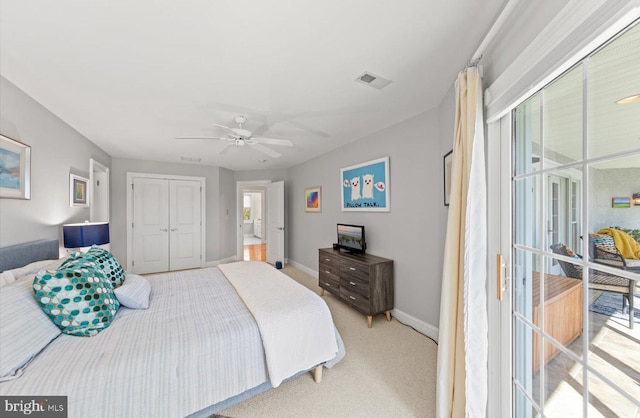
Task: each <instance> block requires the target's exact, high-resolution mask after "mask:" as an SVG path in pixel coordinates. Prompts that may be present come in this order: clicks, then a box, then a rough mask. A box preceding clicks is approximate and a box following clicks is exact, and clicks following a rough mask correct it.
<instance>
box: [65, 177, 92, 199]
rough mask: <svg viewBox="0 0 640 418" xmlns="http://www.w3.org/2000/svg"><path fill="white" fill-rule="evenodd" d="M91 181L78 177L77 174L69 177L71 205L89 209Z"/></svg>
mask: <svg viewBox="0 0 640 418" xmlns="http://www.w3.org/2000/svg"><path fill="white" fill-rule="evenodd" d="M88 185H89V179H86V178H84V177H80V176H76V175H75V174H70V175H69V205H70V206H80V207H88V206H89V200H88V199H87V193H88V191H89V190H88Z"/></svg>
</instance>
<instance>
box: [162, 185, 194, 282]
mask: <svg viewBox="0 0 640 418" xmlns="http://www.w3.org/2000/svg"><path fill="white" fill-rule="evenodd" d="M169 197H170V198H169V202H170V204H169V219H170V220H169V225H170V234H171V235H170V240H169V242H170V251H169V253H170V262H169V264H170V266H171V270H182V269H188V268H196V267H200V266H201V249H200V247H201V239H202V236H201V218H202V213H201V199H202V196H201V189H200V182H198V181H191V180H171V181H170V182H169Z"/></svg>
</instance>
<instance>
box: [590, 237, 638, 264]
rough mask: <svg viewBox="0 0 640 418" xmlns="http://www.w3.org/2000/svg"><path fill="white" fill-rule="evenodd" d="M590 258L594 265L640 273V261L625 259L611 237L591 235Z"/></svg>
mask: <svg viewBox="0 0 640 418" xmlns="http://www.w3.org/2000/svg"><path fill="white" fill-rule="evenodd" d="M608 241H610V243H608ZM589 258H590V259H591V260H592V261H593V262H594V263H600V264H605V265H607V266H611V267H617V268H621V269H623V270H629V271H633V272H636V273H640V260H634V259H630V258H624V257H623V256H622V254H620V251H618V249H617V248H616V247H615V244H614V241H613V237H612V236H610V235H604V234H589Z"/></svg>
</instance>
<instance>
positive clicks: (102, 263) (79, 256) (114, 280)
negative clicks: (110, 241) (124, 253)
mask: <svg viewBox="0 0 640 418" xmlns="http://www.w3.org/2000/svg"><path fill="white" fill-rule="evenodd" d="M79 260H89V261H91V262H93V263H95V264H96V268H98V269H100V270H102V272H103V273H104V275H105V277H106V278H107V279H109V281H110V282H111V284H112V285H113V287H114V288H116V287H118V286H120V285H121V284H122V283H123V282H124V269H123V268H122V266H121V265H120V263H118V260H116V258H115V257H114V256H113V255H112V254H111V253H110V252H109V251H107V250H105V249H104V248H100V247H96V246H95V245H94V246H93V247H91V248H90V249H89V251H87V252H86V253H82V252H76V253H71V254H70V255H69V259H68V260H67V261H65V263H74V262H78V261H79ZM65 263H63V264H62V265H63V266H64V265H65Z"/></svg>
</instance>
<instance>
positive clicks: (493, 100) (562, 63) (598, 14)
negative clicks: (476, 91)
mask: <svg viewBox="0 0 640 418" xmlns="http://www.w3.org/2000/svg"><path fill="white" fill-rule="evenodd" d="M610 3H611V1H610V0H569V1H568V2H567V4H566V5H565V6H564V7H563V8H562V10H561V11H560V12H559V13H558V14H557V15H556V16H555V17H554V19H553V20H552V21H551V22H549V24H548V25H547V26H546V27H545V29H544V30H543V31H542V32H540V34H539V35H538V36H537V37H536V38H535V39H534V40H533V41H531V42H530V43H529V45H528V46H527V47H526V48H525V49H523V50H522V52H521V53H520V55H519V56H518V57H516V59H514V60H513V62H512V63H511V65H510V66H509V67H507V69H506V70H505V71H503V72H502V73H501V74H500V75H499V76H498V78H496V79H495V80H494V81H493V83H492V84H491V85H490V86H489V87H488V88H486V89H485V92H484V96H485V105H486V109H487V111H486V120H487V122H489V123H491V122H495V121H497V120H499V119H500V118H501V117H502V116H504V115H505V114H507V113H508V112H509V111H511V110H512V109H514V108H515V107H516V106H518V105H519V104H520V103H522V102H524V101H525V100H526V99H527V98H528V97H529V96H530V95H531V94H533V93H535V92H536V91H538V90H540V89H541V88H542V87H543V86H545V85H547V84H549V82H551V81H552V80H554V79H556V78H557V77H558V76H559V75H560V74H562V73H563V72H565V71H566V70H568V69H569V68H571V67H572V66H573V65H575V64H576V63H577V62H578V61H580V60H582V59H583V58H584V57H585V56H586V55H588V54H589V53H591V52H592V51H593V50H594V49H595V48H596V47H597V46H600V45H602V44H603V43H604V42H605V41H607V40H609V39H611V38H612V37H613V36H614V35H615V34H616V33H618V32H620V31H621V30H622V29H624V28H625V27H626V26H628V25H629V24H631V23H632V22H633V21H634V20H636V19H637V18H638V17H639V16H640V1H638V0H620V1H616V2H615V3H616V5H615V7H612V6H611V4H610Z"/></svg>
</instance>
